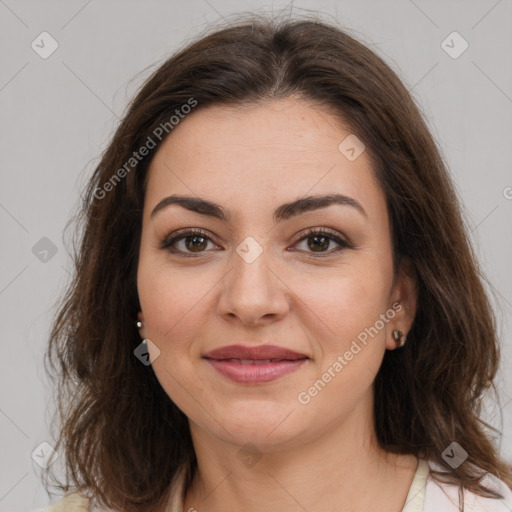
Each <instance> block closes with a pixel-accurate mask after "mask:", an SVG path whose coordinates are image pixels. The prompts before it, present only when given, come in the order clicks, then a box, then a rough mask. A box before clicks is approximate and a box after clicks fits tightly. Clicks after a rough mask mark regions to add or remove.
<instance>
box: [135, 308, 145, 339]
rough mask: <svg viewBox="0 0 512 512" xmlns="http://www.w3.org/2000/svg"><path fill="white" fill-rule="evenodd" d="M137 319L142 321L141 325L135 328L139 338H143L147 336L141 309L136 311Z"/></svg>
mask: <svg viewBox="0 0 512 512" xmlns="http://www.w3.org/2000/svg"><path fill="white" fill-rule="evenodd" d="M137 321H139V322H142V327H140V328H137V330H138V331H139V335H140V338H141V339H142V340H145V339H146V338H147V330H146V322H145V321H144V314H143V313H142V311H139V312H138V313H137Z"/></svg>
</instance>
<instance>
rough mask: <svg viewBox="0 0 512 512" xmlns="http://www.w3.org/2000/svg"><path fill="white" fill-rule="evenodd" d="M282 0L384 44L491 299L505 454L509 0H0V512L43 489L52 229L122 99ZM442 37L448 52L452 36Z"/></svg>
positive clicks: (57, 267) (511, 155)
mask: <svg viewBox="0 0 512 512" xmlns="http://www.w3.org/2000/svg"><path fill="white" fill-rule="evenodd" d="M292 8H293V12H294V13H299V14H300V13H306V12H308V11H310V10H312V11H320V12H322V13H325V14H324V16H325V19H327V20H329V19H337V20H338V21H339V22H340V23H341V24H342V25H343V26H345V27H347V28H349V29H351V30H353V31H354V32H352V33H353V34H354V33H355V35H357V36H359V38H360V39H361V40H363V41H364V42H366V43H367V44H368V45H370V47H371V48H372V49H373V50H375V51H376V52H377V53H379V54H380V55H381V56H383V57H384V58H385V59H386V61H387V62H388V63H389V64H390V65H391V66H392V68H393V69H394V70H395V71H397V72H398V74H399V76H400V77H401V78H402V80H403V81H404V82H405V84H406V85H407V86H408V88H409V89H410V90H412V93H413V95H414V96H415V98H416V99H417V101H418V103H419V104H420V106H421V109H422V111H423V112H424V114H425V116H426V118H427V121H428V123H429V125H430V127H431V129H432V131H433V134H434V136H435V137H436V139H437V140H438V143H439V145H440V147H441V150H442V152H443V155H444V157H445V159H446V162H447V164H448V166H449V167H450V169H451V172H452V174H453V178H454V181H455V183H456V186H457V190H458V192H459V194H460V198H461V201H462V202H463V205H464V209H465V212H466V216H467V222H468V226H469V230H470V231H471V237H472V239H473V242H474V244H475V247H476V252H477V255H478V257H479V259H480V261H481V263H482V267H483V270H484V272H485V274H486V275H487V277H488V280H489V285H488V286H489V289H490V290H491V292H492V293H493V303H494V304H495V307H496V308H497V314H498V321H499V329H500V333H501V337H502V340H503V361H502V369H501V373H500V380H499V385H500V389H501V401H500V402H497V401H496V399H495V398H493V397H490V399H489V401H488V406H487V409H488V415H487V417H488V419H489V420H490V422H491V423H492V424H493V425H495V426H497V427H498V428H502V429H503V436H502V437H499V438H498V439H497V440H496V443H497V444H499V446H500V448H501V452H502V453H503V454H504V455H505V456H506V458H507V459H508V460H509V461H512V402H511V399H512V372H511V371H510V370H511V367H512V341H511V334H512V325H511V321H510V317H511V315H510V313H511V311H512V272H511V270H510V262H511V261H512V238H511V235H512V230H511V218H512V215H511V214H512V188H510V187H512V173H511V172H510V169H511V162H512V143H511V142H512V139H511V134H512V65H511V62H512V61H511V59H510V53H511V50H512V2H511V1H510V0H501V1H496V0H481V1H480V0H478V1H477V0H474V1H467V0H466V1H425V0H423V1H422V0H414V2H413V1H412V0H396V1H380V2H378V1H376V0H374V1H369V0H368V1H364V0H363V1H334V0H332V1H315V2H313V1H302V2H300V1H296V2H294V3H293V5H292V3H289V2H278V1H275V2H274V3H273V5H272V4H271V3H270V2H260V1H247V0H244V1H240V0H238V1H228V0H208V1H206V0H186V1H176V2H174V1H167V2H164V1H144V2H143V1H126V0H125V1H100V0H92V1H84V0H81V1H61V2H56V1H45V2H38V1H16V0H5V1H4V0H0V38H1V43H0V56H1V67H0V112H1V127H2V128H1V129H2V136H1V137H0V160H1V164H0V170H1V171H0V172H1V178H2V180H1V183H2V186H1V189H0V237H1V241H2V242H1V251H2V252H1V254H2V260H1V261H2V264H1V266H0V311H1V315H2V316H1V318H2V323H1V326H2V357H1V358H0V365H1V370H0V433H1V447H2V450H1V457H0V512H13V511H28V510H35V509H38V508H40V507H43V506H45V505H47V504H48V503H49V502H50V500H49V498H48V496H47V495H46V493H45V491H44V489H43V487H42V484H41V482H40V480H39V476H38V475H39V473H40V468H39V466H38V465H37V464H36V463H35V462H34V460H33V459H32V458H31V454H32V452H33V451H34V450H35V449H36V448H37V447H38V446H39V445H40V443H42V442H47V443H49V444H50V445H51V444H52V439H51V437H50V435H49V428H48V422H49V413H48V412H47V411H48V407H49V406H51V404H50V396H51V395H50V393H49V388H48V383H47V379H46V378H45V376H44V372H43V367H42V357H43V352H44V350H45V347H46V340H47V335H48V332H49V327H50V319H51V316H52V314H53V309H52V308H53V304H54V303H55V301H56V299H57V298H58V297H59V296H60V294H61V292H62V290H63V287H64V285H65V284H66V282H67V280H68V278H69V272H68V269H69V268H71V266H70V263H71V262H70V259H69V258H68V254H67V251H66V247H65V245H64V243H63V229H64V227H65V224H66V222H67V221H68V219H69V217H70V215H71V214H72V213H73V212H74V208H75V206H76V204H77V201H78V199H79V191H80V190H81V187H82V186H83V184H84V183H85V182H86V180H87V178H88V176H90V174H91V173H92V170H93V168H94V166H95V165H96V164H97V163H98V161H99V157H100V155H101V153H102V151H103V149H104V148H105V147H106V144H107V141H108V139H109V138H110V136H111V135H112V133H113V130H114V128H115V126H116V125H117V123H118V118H119V117H121V115H122V113H123V110H124V108H125V106H126V104H127V102H128V101H129V99H130V98H131V97H132V95H133V93H134V92H135V90H136V89H137V87H138V86H139V85H140V84H141V83H142V82H143V80H144V79H145V78H147V76H149V73H150V72H151V71H152V70H153V69H154V68H155V67H156V66H157V65H158V64H160V63H161V62H163V60H164V59H165V58H166V57H168V56H169V55H170V53H172V52H173V51H174V50H175V49H176V48H177V47H178V46H181V45H182V44H183V43H184V42H186V41H188V40H190V39H193V38H194V37H195V36H196V35H198V34H199V33H200V32H201V31H202V30H203V29H204V28H205V27H206V26H207V25H208V24H209V23H211V22H215V21H217V20H220V19H221V18H222V17H229V15H230V14H232V13H234V12H240V11H247V10H258V11H260V10H265V11H270V10H272V9H273V10H274V11H275V12H277V11H279V10H282V9H285V10H286V9H292ZM43 31H47V32H49V33H50V34H51V36H52V37H53V38H54V39H55V40H56V41H57V43H58V45H59V46H58V49H57V50H56V51H55V52H54V53H53V54H52V55H51V56H49V57H48V58H46V59H43V58H41V57H40V56H39V54H38V53H36V52H35V51H34V50H33V49H32V47H31V43H32V41H34V40H36V43H37V41H40V38H38V36H39V34H41V32H43ZM453 31H457V32H458V33H459V34H460V35H461V36H462V37H463V38H464V40H466V41H467V43H468V44H469V47H468V49H467V50H466V51H465V52H464V53H462V54H461V55H460V56H459V57H458V58H452V56H450V55H448V53H447V52H446V51H445V50H444V49H443V47H442V42H443V40H445V39H446V38H447V36H448V35H449V34H451V33H452V32H453ZM450 41H451V40H450V39H448V44H449V45H450V46H453V48H452V50H451V51H452V53H453V52H454V51H458V50H460V49H461V48H462V46H461V41H460V40H454V42H453V43H451V42H450ZM45 48H46V49H48V48H49V44H48V40H47V41H46V43H45ZM44 237H46V238H47V239H49V240H50V241H51V244H53V245H54V246H55V247H54V250H56V251H57V252H56V253H55V254H54V255H53V254H52V252H51V244H50V243H49V242H48V240H43V241H42V242H41V241H40V240H41V239H42V238H44ZM34 246H35V249H34ZM49 247H50V252H48V253H44V252H43V250H44V249H45V248H46V249H48V248H49ZM52 410H53V409H52ZM39 450H41V449H40V448H39Z"/></svg>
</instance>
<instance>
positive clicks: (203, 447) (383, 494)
mask: <svg viewBox="0 0 512 512" xmlns="http://www.w3.org/2000/svg"><path fill="white" fill-rule="evenodd" d="M366 413H368V414H369V417H370V418H371V414H370V413H371V408H366ZM363 414H364V411H363V410H361V411H353V414H352V415H351V417H349V418H347V419H346V421H344V422H343V424H341V425H337V426H336V427H333V428H331V429H329V430H326V431H325V432H322V433H317V434H316V435H315V436H314V437H313V436H312V437H311V438H310V439H304V438H303V439H301V440H300V441H297V442H295V443H294V442H288V443H287V444H286V446H287V447H286V448H282V444H281V445H276V446H275V447H274V448H273V449H269V447H268V446H266V447H265V448H264V450H263V449H262V450H261V451H259V449H258V448H257V449H256V451H247V450H244V449H240V446H241V445H240V444H238V445H235V444H233V443H229V442H226V441H222V442H221V441H219V439H218V437H213V436H210V435H209V434H208V433H206V432H205V431H204V430H202V429H200V428H199V427H198V426H197V425H195V424H193V423H191V433H192V438H193V441H194V448H195V451H196V457H197V461H198V467H197V471H196V473H195V475H194V479H193V482H192V484H191V486H190V489H188V491H187V493H186V497H185V502H184V508H183V510H185V511H188V510H194V509H195V510H196V511H197V512H203V511H206V510H208V512H220V511H224V510H226V508H227V506H228V505H229V509H233V510H244V511H245V512H256V511H261V510H265V511H267V512H277V511H279V512H297V510H300V509H301V508H302V510H307V511H308V512H315V511H318V512H320V511H322V512H323V511H324V510H333V511H337V512H356V511H366V510H371V509H378V510H380V511H381V512H400V511H401V510H402V508H403V507H404V505H405V501H406V498H407V494H408V491H409V488H410V485H411V482H412V479H413V477H414V473H415V471H416V467H417V458H416V457H415V456H412V455H396V454H391V453H388V452H385V451H384V450H382V449H381V448H380V447H379V446H378V444H377V442H376V438H375V433H374V427H373V422H372V421H366V420H365V418H364V417H363ZM368 414H367V416H368ZM366 419H367V418H366ZM362 420H365V421H362ZM361 425H366V426H367V428H366V429H363V428H361Z"/></svg>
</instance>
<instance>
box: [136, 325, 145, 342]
mask: <svg viewBox="0 0 512 512" xmlns="http://www.w3.org/2000/svg"><path fill="white" fill-rule="evenodd" d="M141 327H142V322H141V321H140V320H138V321H137V328H139V329H140V328H141ZM142 343H144V345H147V343H146V340H142Z"/></svg>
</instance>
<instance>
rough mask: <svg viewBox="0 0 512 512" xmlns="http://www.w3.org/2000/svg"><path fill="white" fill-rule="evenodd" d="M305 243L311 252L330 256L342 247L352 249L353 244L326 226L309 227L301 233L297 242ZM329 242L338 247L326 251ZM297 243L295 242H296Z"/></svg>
mask: <svg viewBox="0 0 512 512" xmlns="http://www.w3.org/2000/svg"><path fill="white" fill-rule="evenodd" d="M303 240H304V243H305V244H306V247H307V249H310V250H311V251H307V250H306V252H312V253H313V254H315V253H316V254H318V255H320V256H324V255H325V256H330V255H331V254H332V253H335V252H340V251H341V250H343V249H352V248H353V245H352V244H351V243H349V242H347V241H346V240H344V239H343V238H341V237H340V236H339V235H338V234H337V232H336V231H333V230H330V229H326V228H310V229H308V230H307V231H306V232H305V233H302V238H300V239H299V242H302V241H303ZM331 242H334V243H335V244H338V248H334V249H333V250H330V251H327V250H326V249H328V248H329V246H330V245H331ZM296 245H297V244H296Z"/></svg>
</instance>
